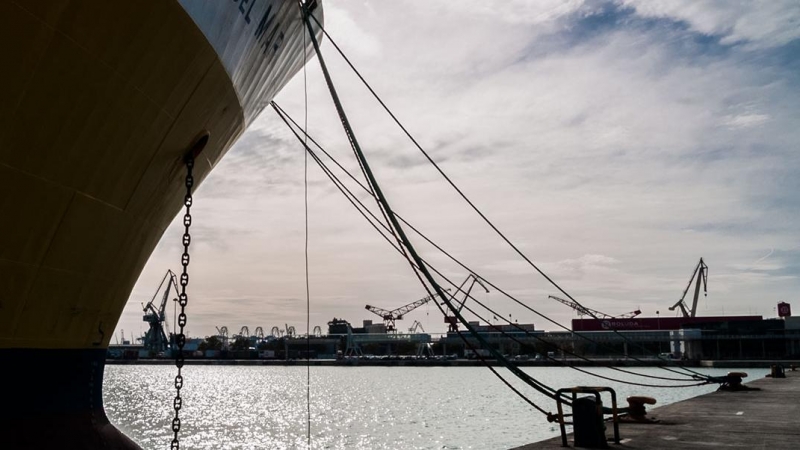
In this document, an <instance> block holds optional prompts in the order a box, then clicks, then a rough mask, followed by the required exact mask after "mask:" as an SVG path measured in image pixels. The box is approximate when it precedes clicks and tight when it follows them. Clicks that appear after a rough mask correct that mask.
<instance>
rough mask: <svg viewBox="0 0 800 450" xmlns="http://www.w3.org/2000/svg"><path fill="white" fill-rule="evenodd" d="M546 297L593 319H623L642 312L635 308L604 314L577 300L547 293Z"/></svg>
mask: <svg viewBox="0 0 800 450" xmlns="http://www.w3.org/2000/svg"><path fill="white" fill-rule="evenodd" d="M547 298H552V299H553V300H555V301H557V302H559V303H563V304H565V305H567V306H569V307H570V308H572V309H574V310H575V311H577V312H578V315H580V316H591V317H594V318H595V319H625V318H631V317H636V316H638V315H639V314H641V313H642V311H640V310H638V309H637V310H635V311H631V312H627V313H625V314H620V315H618V316H612V315H610V314H606V313H604V312H600V311H598V310H596V309H591V308H587V307H585V306H583V305H579V304H578V303H577V302H573V301H572V300H566V299H563V298H561V297H556V296H555V295H549V296H547Z"/></svg>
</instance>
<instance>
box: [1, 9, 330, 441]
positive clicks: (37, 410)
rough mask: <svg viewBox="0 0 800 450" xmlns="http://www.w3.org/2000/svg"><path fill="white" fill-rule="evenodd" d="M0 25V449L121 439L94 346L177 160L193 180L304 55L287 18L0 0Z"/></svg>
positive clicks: (110, 327) (176, 192) (155, 230)
mask: <svg viewBox="0 0 800 450" xmlns="http://www.w3.org/2000/svg"><path fill="white" fill-rule="evenodd" d="M306 5H307V8H308V9H309V10H311V13H312V14H313V15H314V17H315V18H316V19H317V20H318V21H319V22H320V23H321V22H322V20H323V17H322V16H323V12H322V7H321V5H319V4H318V3H317V2H307V3H306ZM0 30H2V35H3V39H2V42H3V44H2V54H3V56H4V60H5V62H6V64H4V68H3V73H2V76H0V80H2V83H0V92H2V98H3V99H4V101H3V102H2V104H0V140H1V141H2V143H3V144H2V145H1V146H0V205H2V210H3V220H2V221H0V325H2V326H1V327H0V361H2V367H3V370H2V371H0V373H2V375H0V381H2V384H3V385H4V386H6V387H7V390H8V392H9V393H8V394H6V395H5V397H4V402H3V408H2V413H0V419H2V420H0V423H2V426H1V428H2V429H3V430H4V431H6V432H5V433H4V442H3V445H2V447H3V448H65V447H64V446H65V445H67V446H68V447H69V448H138V446H137V445H136V444H134V443H133V442H132V441H131V440H130V439H128V438H126V437H125V436H124V435H123V434H122V433H120V432H119V431H117V430H116V429H115V428H114V427H113V425H111V424H109V422H108V419H107V418H106V416H105V412H104V410H103V404H102V381H103V368H104V365H105V357H106V348H107V347H108V344H109V341H110V339H111V336H112V334H113V331H114V329H115V327H116V324H117V321H118V320H119V317H120V314H121V313H122V310H123V307H124V306H125V303H126V302H127V300H128V298H129V295H130V292H131V290H132V288H133V285H134V283H135V282H136V280H137V278H138V277H139V274H140V272H141V270H142V268H143V267H144V265H145V263H146V262H147V260H148V258H149V256H150V254H151V253H152V251H153V249H154V248H155V246H156V244H157V243H158V241H159V239H160V238H161V236H162V234H163V233H164V230H165V229H166V228H167V226H168V225H169V223H170V222H171V221H172V220H173V218H174V217H175V215H176V214H177V213H178V211H179V210H180V209H181V207H182V206H183V204H184V195H185V194H186V187H185V185H184V183H185V177H186V168H185V162H184V161H185V156H186V155H187V153H188V152H190V151H191V152H193V156H194V167H193V177H194V187H195V188H196V186H198V185H199V184H200V183H202V181H203V180H204V179H205V178H206V177H207V176H208V174H209V173H210V171H211V170H212V169H213V168H214V167H215V166H216V165H217V163H218V162H219V161H220V159H221V158H222V157H223V156H224V155H225V153H226V152H227V151H228V149H229V148H230V147H231V146H232V145H233V143H234V142H236V140H237V138H238V137H239V136H240V135H241V134H242V133H243V132H244V131H245V130H246V129H247V127H248V125H250V124H251V123H252V122H253V120H254V119H255V118H256V117H257V116H258V114H259V113H260V112H261V111H262V110H263V109H264V107H265V106H267V105H268V104H269V102H270V101H271V100H272V98H273V97H274V96H275V95H276V94H277V93H278V91H280V89H281V88H282V87H283V86H285V85H286V83H287V82H288V81H289V80H290V79H291V78H292V77H293V76H294V75H295V74H296V73H297V72H298V71H299V70H300V69H301V68H302V67H303V65H304V64H305V63H306V61H307V58H309V57H310V56H311V55H313V51H308V50H309V48H310V43H309V42H307V41H308V39H306V38H304V36H305V35H306V34H307V32H306V30H305V25H304V23H303V20H302V13H301V10H300V8H299V7H298V4H297V3H296V2H291V1H283V0H250V1H249V2H248V1H245V0H242V1H241V2H230V1H227V2H218V1H214V0H170V1H143V2H138V1H137V2H91V1H52V2H50V1H48V2H36V1H27V0H6V1H3V2H0ZM320 34H321V33H320ZM320 37H321V36H320ZM9 387H11V388H10V389H8V388H9ZM67 443H68V444H67Z"/></svg>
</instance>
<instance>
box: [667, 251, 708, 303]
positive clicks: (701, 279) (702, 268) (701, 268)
mask: <svg viewBox="0 0 800 450" xmlns="http://www.w3.org/2000/svg"><path fill="white" fill-rule="evenodd" d="M695 278H697V282H696V283H695V286H694V297H693V299H692V309H691V310H689V309H687V308H686V302H685V301H684V299H685V298H686V294H687V293H689V288H691V287H692V282H693V281H695ZM701 283H702V284H703V295H705V296H708V266H707V265H706V263H705V262H704V261H703V258H700V262H698V263H697V266H696V267H695V268H694V272H692V277H691V278H689V284H687V285H686V289H684V290H683V295H681V299H680V300H678V302H677V303H675V304H674V305H672V306H670V307H669V310H670V311H675V308H678V307H680V309H681V313H682V314H683V317H695V314H696V313H697V299H698V297H700V284H701Z"/></svg>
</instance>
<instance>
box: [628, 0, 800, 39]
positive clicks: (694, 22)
mask: <svg viewBox="0 0 800 450" xmlns="http://www.w3.org/2000/svg"><path fill="white" fill-rule="evenodd" d="M620 3H622V4H623V5H626V6H629V7H632V8H634V9H635V10H636V13H637V14H639V15H642V16H644V17H655V18H667V19H672V20H677V21H681V22H685V23H686V24H687V25H688V26H689V27H690V29H692V30H693V31H696V32H699V33H703V34H707V35H715V36H720V38H721V39H720V42H721V43H722V44H726V45H734V44H744V46H745V48H747V49H749V50H760V49H764V48H769V47H776V46H781V45H785V44H787V43H789V42H791V41H793V40H795V39H797V38H800V27H798V26H797V25H798V23H799V22H800V4H798V3H797V2H795V1H792V0H784V1H781V0H762V1H751V2H729V1H724V0H722V1H704V2H696V1H691V0H683V1H671V0H656V1H653V0H622V1H621V2H620Z"/></svg>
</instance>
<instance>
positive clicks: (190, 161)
mask: <svg viewBox="0 0 800 450" xmlns="http://www.w3.org/2000/svg"><path fill="white" fill-rule="evenodd" d="M185 163H186V196H185V197H184V198H183V204H184V206H186V213H185V214H184V215H183V226H184V232H183V255H181V266H183V271H182V272H181V276H180V285H181V293H180V295H178V304H179V305H181V313H180V314H179V315H178V326H179V327H180V330H179V332H178V334H177V335H175V342H176V344H177V346H178V353H177V354H176V355H175V367H177V368H178V374H177V375H175V391H176V393H175V400H174V401H173V407H174V408H175V417H174V418H173V419H172V431H173V433H175V437H173V439H172V445H171V446H170V448H171V449H172V450H178V449H180V442H179V441H178V432H179V431H180V430H181V419H180V417H179V416H178V414H179V413H180V410H181V407H182V406H183V399H182V398H181V389H182V388H183V375H181V369H182V368H183V363H184V358H183V346H184V344H186V335H185V334H184V333H183V328H184V327H185V326H186V304H187V303H188V302H189V297H188V296H187V295H186V286H187V285H188V284H189V273H188V271H187V268H188V267H189V244H191V242H192V236H191V235H190V234H189V227H190V226H191V225H192V214H191V207H192V187H193V186H194V177H193V176H192V169H193V168H194V155H192V153H191V152H190V153H189V154H188V155H186V159H185Z"/></svg>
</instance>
